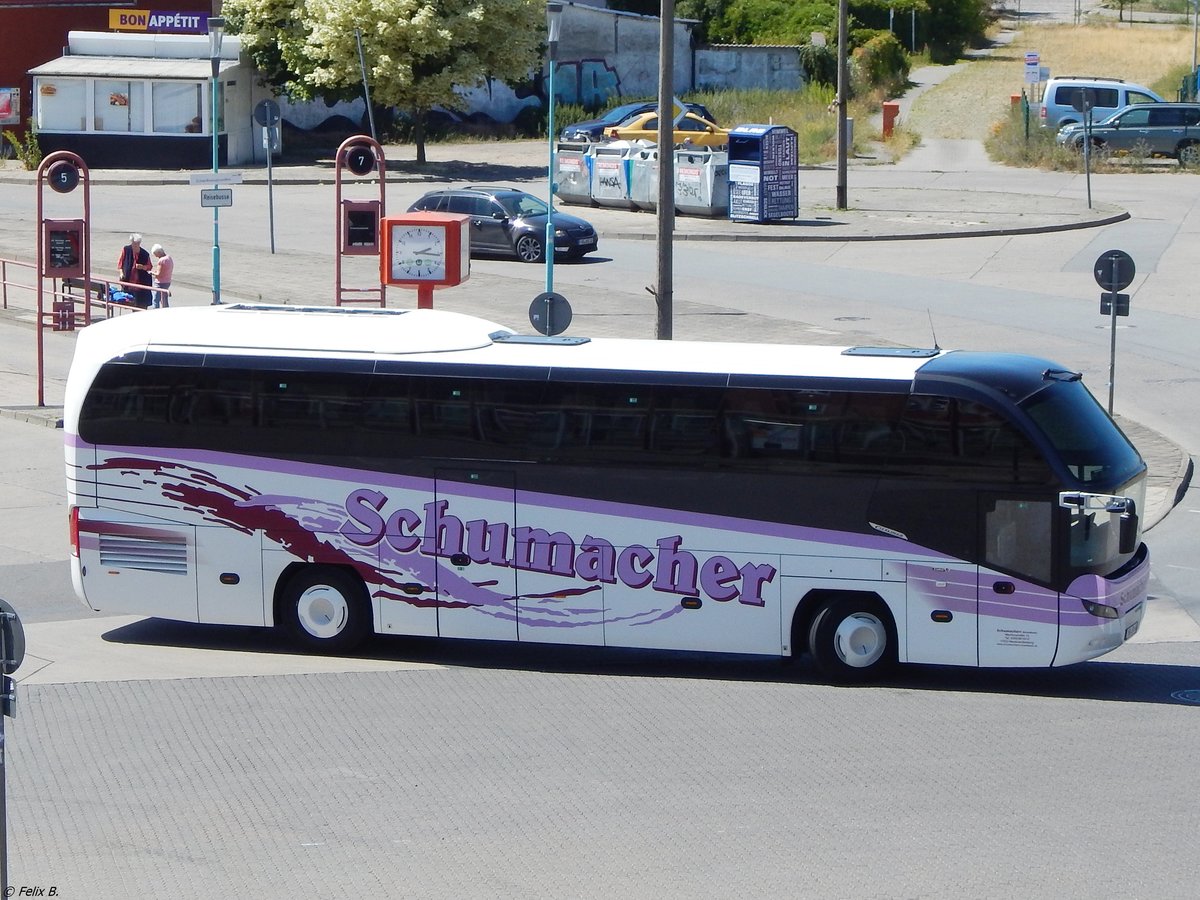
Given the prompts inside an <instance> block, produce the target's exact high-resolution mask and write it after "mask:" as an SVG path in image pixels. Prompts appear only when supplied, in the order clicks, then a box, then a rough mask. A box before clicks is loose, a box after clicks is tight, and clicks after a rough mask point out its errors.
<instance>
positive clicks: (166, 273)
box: [150, 244, 175, 309]
mask: <svg viewBox="0 0 1200 900" xmlns="http://www.w3.org/2000/svg"><path fill="white" fill-rule="evenodd" d="M150 259H151V260H152V261H153V263H154V268H153V269H152V270H151V272H152V273H153V275H154V288H155V290H154V304H153V306H152V307H151V308H152V309H166V308H167V307H168V306H170V305H171V295H170V294H169V293H168V292H167V291H168V289H169V288H170V287H171V275H172V274H173V273H174V271H175V260H173V259H171V257H170V255H169V254H168V253H167V251H166V250H164V249H163V245H162V244H155V245H154V246H153V247H151V248H150Z"/></svg>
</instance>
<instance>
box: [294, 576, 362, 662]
mask: <svg viewBox="0 0 1200 900" xmlns="http://www.w3.org/2000/svg"><path fill="white" fill-rule="evenodd" d="M279 613H280V615H279V620H278V621H279V623H280V625H282V627H283V628H284V630H285V631H287V632H288V633H289V634H290V635H291V636H292V638H294V639H295V640H296V642H297V643H299V644H301V645H302V646H304V647H306V648H308V649H310V650H317V651H319V652H333V653H340V652H344V651H346V650H351V649H353V648H354V647H356V646H357V645H358V644H360V643H362V641H363V639H364V638H365V637H366V636H367V634H368V633H369V632H370V630H371V602H370V600H368V599H367V593H366V589H365V586H364V585H363V583H362V582H361V581H359V580H358V579H357V578H356V577H355V576H353V575H351V574H350V573H349V572H346V571H344V570H342V569H338V568H335V567H332V566H306V567H305V568H304V569H302V570H301V571H300V572H298V573H297V574H296V575H294V576H293V577H292V579H291V580H290V581H288V583H287V586H286V587H285V588H284V589H283V593H282V596H281V597H280V610H279Z"/></svg>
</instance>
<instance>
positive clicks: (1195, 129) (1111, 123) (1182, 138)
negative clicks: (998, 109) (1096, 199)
mask: <svg viewBox="0 0 1200 900" xmlns="http://www.w3.org/2000/svg"><path fill="white" fill-rule="evenodd" d="M1057 139H1058V143H1060V144H1061V145H1063V146H1064V147H1072V148H1074V149H1075V150H1082V149H1083V144H1084V141H1085V140H1087V133H1086V131H1085V129H1084V126H1083V125H1081V124H1073V125H1064V126H1063V127H1062V128H1061V129H1059V132H1058V138H1057ZM1091 140H1092V146H1093V147H1094V148H1096V149H1097V150H1107V151H1112V152H1115V153H1129V152H1136V153H1143V154H1146V155H1149V156H1169V157H1173V158H1174V159H1177V160H1179V164H1180V165H1181V166H1197V165H1200V103H1141V104H1137V105H1135V106H1127V107H1125V108H1124V109H1122V110H1120V111H1119V112H1115V113H1113V114H1112V115H1111V116H1109V117H1108V118H1107V119H1103V120H1101V121H1100V122H1097V123H1096V124H1094V125H1093V126H1092V138H1091Z"/></svg>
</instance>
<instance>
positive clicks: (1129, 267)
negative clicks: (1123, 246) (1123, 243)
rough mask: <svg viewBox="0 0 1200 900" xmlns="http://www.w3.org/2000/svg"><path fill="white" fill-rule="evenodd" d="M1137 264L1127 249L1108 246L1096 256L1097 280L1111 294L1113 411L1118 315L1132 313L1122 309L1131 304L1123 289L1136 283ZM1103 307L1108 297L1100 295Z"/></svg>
mask: <svg viewBox="0 0 1200 900" xmlns="http://www.w3.org/2000/svg"><path fill="white" fill-rule="evenodd" d="M1136 271H1137V267H1136V266H1135V265H1134V264H1133V257H1131V256H1130V255H1129V254H1128V253H1126V252H1125V251H1124V250H1105V251H1104V252H1103V253H1101V254H1100V256H1099V258H1097V260H1096V265H1095V269H1094V274H1095V276H1096V283H1097V284H1098V285H1100V287H1101V288H1103V289H1104V291H1105V292H1106V293H1107V294H1108V310H1107V312H1108V322H1109V329H1110V331H1111V334H1110V336H1109V344H1108V414H1109V416H1111V415H1112V414H1113V393H1114V391H1115V390H1116V386H1117V316H1118V315H1129V308H1128V305H1126V307H1125V311H1124V313H1121V312H1120V306H1121V304H1122V302H1125V303H1126V304H1128V300H1129V298H1128V297H1125V296H1123V295H1122V294H1121V291H1123V290H1125V288H1127V287H1129V285H1131V284H1132V283H1133V276H1134V273H1135V272H1136ZM1100 300H1101V303H1100V311H1101V312H1104V311H1105V310H1104V297H1103V296H1102V297H1101V298H1100Z"/></svg>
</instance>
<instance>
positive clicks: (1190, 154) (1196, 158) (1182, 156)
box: [1178, 144, 1200, 166]
mask: <svg viewBox="0 0 1200 900" xmlns="http://www.w3.org/2000/svg"><path fill="white" fill-rule="evenodd" d="M1178 156H1179V164H1180V165H1181V166H1200V144H1184V145H1183V146H1182V147H1180V148H1179V153H1178Z"/></svg>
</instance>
